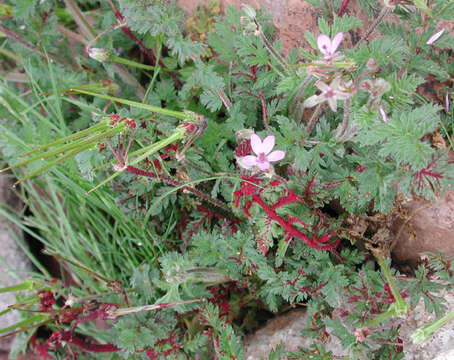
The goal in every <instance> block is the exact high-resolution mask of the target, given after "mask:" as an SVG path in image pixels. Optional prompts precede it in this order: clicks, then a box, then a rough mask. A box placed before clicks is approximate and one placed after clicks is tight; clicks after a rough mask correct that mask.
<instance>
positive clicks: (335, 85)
mask: <svg viewBox="0 0 454 360" xmlns="http://www.w3.org/2000/svg"><path fill="white" fill-rule="evenodd" d="M315 86H317V88H318V89H319V90H321V92H322V93H321V94H320V95H312V96H311V97H309V98H307V99H306V100H305V101H304V103H303V105H304V107H313V106H315V105H318V104H320V103H322V102H324V101H328V105H329V107H330V108H331V110H333V111H336V110H337V100H346V99H348V98H349V97H350V93H348V92H346V90H347V89H346V88H345V86H344V84H343V81H342V79H341V78H340V77H337V78H335V79H334V80H333V81H332V82H331V84H329V85H327V84H325V83H324V82H323V81H320V80H319V81H317V82H316V83H315Z"/></svg>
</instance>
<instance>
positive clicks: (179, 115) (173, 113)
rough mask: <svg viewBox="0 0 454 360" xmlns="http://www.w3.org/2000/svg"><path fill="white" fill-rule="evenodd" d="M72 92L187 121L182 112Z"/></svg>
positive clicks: (92, 94) (87, 93)
mask: <svg viewBox="0 0 454 360" xmlns="http://www.w3.org/2000/svg"><path fill="white" fill-rule="evenodd" d="M70 91H73V92H76V93H80V94H85V95H90V96H96V97H99V98H102V99H107V100H110V101H115V102H119V103H121V104H125V105H129V106H134V107H137V108H140V109H144V110H150V111H152V112H155V113H158V114H162V115H167V116H172V117H175V118H177V119H181V120H185V119H186V114H185V113H184V112H182V111H174V110H168V109H163V108H161V107H158V106H153V105H148V104H142V103H139V102H136V101H131V100H126V99H122V98H117V97H113V96H108V95H104V94H97V93H94V92H91V91H85V90H80V89H70Z"/></svg>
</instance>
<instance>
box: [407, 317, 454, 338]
mask: <svg viewBox="0 0 454 360" xmlns="http://www.w3.org/2000/svg"><path fill="white" fill-rule="evenodd" d="M453 319H454V311H451V312H450V313H448V314H446V315H445V316H443V317H442V318H441V319H438V320H436V321H434V322H433V323H432V324H429V325H425V326H422V327H420V328H418V329H416V331H415V332H414V333H413V334H411V335H410V337H411V339H412V341H413V343H414V344H420V343H422V342H424V341H426V340H427V339H429V338H430V337H432V335H433V334H434V332H435V331H436V330H438V329H439V328H441V327H442V326H444V325H445V324H447V323H448V322H449V321H451V320H453Z"/></svg>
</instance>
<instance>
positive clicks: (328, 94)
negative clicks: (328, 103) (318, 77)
mask: <svg viewBox="0 0 454 360" xmlns="http://www.w3.org/2000/svg"><path fill="white" fill-rule="evenodd" d="M325 97H326V98H332V97H334V90H333V89H329V90H328V91H327V92H326V93H325Z"/></svg>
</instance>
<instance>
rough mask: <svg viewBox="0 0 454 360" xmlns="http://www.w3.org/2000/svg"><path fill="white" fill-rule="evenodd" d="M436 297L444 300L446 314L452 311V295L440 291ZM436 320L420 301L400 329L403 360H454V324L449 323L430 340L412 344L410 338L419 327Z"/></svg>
mask: <svg viewBox="0 0 454 360" xmlns="http://www.w3.org/2000/svg"><path fill="white" fill-rule="evenodd" d="M438 296H441V297H444V299H445V300H446V306H447V308H448V310H447V312H450V311H454V293H452V292H447V291H442V292H440V293H439V294H438ZM435 320H438V317H437V316H435V315H434V314H431V313H429V312H427V311H426V310H425V308H424V302H423V300H422V299H421V301H420V302H419V304H418V305H417V306H416V307H415V309H414V310H413V311H412V312H411V313H410V316H409V318H408V319H407V321H405V323H404V324H402V326H401V327H400V330H399V333H400V335H401V337H402V340H403V345H404V347H403V350H404V354H405V360H453V359H454V322H453V321H451V322H449V323H447V324H445V325H444V326H443V327H441V328H440V329H438V330H437V331H436V332H435V333H434V335H433V336H432V338H430V339H428V340H426V341H425V342H423V343H421V344H413V342H412V340H411V338H410V336H411V334H413V333H414V332H415V330H416V329H418V328H419V327H421V326H424V325H428V324H430V323H433V322H434V321H435Z"/></svg>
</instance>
